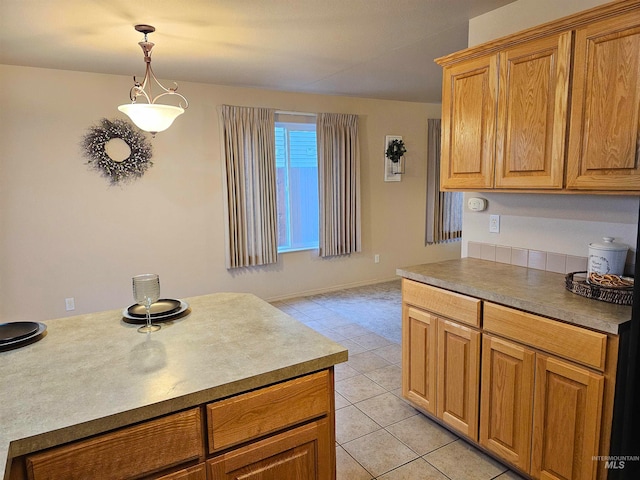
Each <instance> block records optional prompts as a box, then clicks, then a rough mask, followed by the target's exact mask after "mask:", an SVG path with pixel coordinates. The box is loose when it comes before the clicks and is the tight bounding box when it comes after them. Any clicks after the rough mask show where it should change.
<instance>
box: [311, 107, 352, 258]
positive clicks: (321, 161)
mask: <svg viewBox="0 0 640 480" xmlns="http://www.w3.org/2000/svg"><path fill="white" fill-rule="evenodd" d="M317 142H318V190H319V196H320V238H319V244H320V256H321V257H332V256H336V255H347V254H350V253H354V252H360V251H361V250H362V245H361V236H362V234H361V229H360V147H359V143H358V116H357V115H346V114H339V113H321V114H319V115H318V124H317Z"/></svg>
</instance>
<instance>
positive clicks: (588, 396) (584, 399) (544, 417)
mask: <svg viewBox="0 0 640 480" xmlns="http://www.w3.org/2000/svg"><path fill="white" fill-rule="evenodd" d="M603 384H604V379H603V376H602V375H599V374H595V373H593V372H590V371H589V370H587V369H585V368H581V367H578V366H576V365H572V364H571V363H569V362H565V361H562V360H560V359H557V358H553V357H549V356H546V355H542V354H537V355H536V387H535V398H534V416H533V419H534V421H533V454H532V461H531V474H532V475H533V476H534V477H535V478H542V479H558V480H564V479H593V478H596V477H595V476H596V467H597V462H595V461H593V457H594V456H595V455H597V454H598V446H599V440H600V436H599V434H600V419H601V417H602V395H603Z"/></svg>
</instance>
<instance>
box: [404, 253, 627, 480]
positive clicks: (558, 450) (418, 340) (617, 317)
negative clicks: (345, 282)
mask: <svg viewBox="0 0 640 480" xmlns="http://www.w3.org/2000/svg"><path fill="white" fill-rule="evenodd" d="M397 273H398V275H400V276H401V277H403V279H402V302H403V305H402V375H403V378H402V394H403V396H404V397H405V398H406V399H407V400H408V401H410V402H411V403H412V404H413V405H414V406H416V407H417V408H418V409H420V410H421V411H423V412H424V413H426V414H427V415H429V416H430V417H431V418H433V419H434V420H436V421H437V422H439V423H441V424H442V425H444V426H445V427H447V428H449V429H450V430H452V431H454V432H455V433H457V434H460V435H462V436H463V438H466V439H467V440H468V441H471V442H472V443H474V444H476V445H477V446H478V447H480V448H481V449H483V450H484V451H485V452H487V453H489V454H490V455H492V456H494V457H495V458H497V459H499V460H501V461H503V462H505V463H507V464H509V465H510V466H512V468H514V469H516V470H518V471H519V472H520V473H522V474H524V475H526V476H528V477H530V478H534V479H539V478H565V479H575V480H578V479H590V480H593V479H596V478H597V479H601V480H603V479H605V478H607V473H608V470H607V469H608V468H611V467H610V466H607V465H610V463H609V462H606V461H605V460H606V458H607V457H608V456H609V455H613V454H615V445H616V441H617V440H616V438H617V437H616V435H617V432H619V431H620V426H621V421H622V420H621V418H620V415H617V414H616V411H617V410H616V405H617V403H618V402H617V401H616V393H617V389H616V387H617V385H618V384H621V385H624V381H625V370H626V366H625V363H624V362H625V359H626V353H625V347H626V345H627V344H628V342H627V341H626V338H627V335H628V332H629V326H630V320H631V307H629V306H621V305H615V304H611V303H606V302H601V301H597V300H593V299H587V298H584V297H581V296H579V295H576V294H574V293H572V292H569V291H568V290H566V288H565V276H564V275H562V274H558V273H552V272H546V271H541V270H535V269H528V268H524V267H518V266H514V265H507V264H501V263H496V262H491V261H486V260H479V259H473V258H462V259H459V260H450V261H444V262H438V263H432V264H425V265H416V266H411V267H406V268H401V269H398V271H397ZM612 452H613V453H612Z"/></svg>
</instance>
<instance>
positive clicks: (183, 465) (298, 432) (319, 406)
mask: <svg viewBox="0 0 640 480" xmlns="http://www.w3.org/2000/svg"><path fill="white" fill-rule="evenodd" d="M333 385H334V377H333V368H329V369H325V370H322V371H319V372H315V373H311V374H308V375H305V376H302V377H299V378H294V379H292V380H288V381H284V382H280V383H276V384H274V385H271V386H267V387H263V388H258V389H256V390H253V391H250V392H247V393H243V394H239V395H235V396H232V397H229V398H226V399H222V400H219V401H216V402H212V403H209V404H206V405H200V406H197V407H195V408H191V409H189V410H186V411H182V412H179V413H175V414H171V415H167V416H164V417H160V418H157V419H153V420H148V421H146V422H142V423H139V424H137V425H133V426H130V427H125V428H121V429H118V430H114V431H112V432H108V433H104V434H102V435H98V436H95V437H93V438H89V439H86V440H79V441H76V442H72V443H69V444H66V445H62V446H59V447H54V448H51V449H48V450H45V451H42V452H37V453H34V454H29V455H26V456H22V457H18V458H17V459H15V460H14V465H15V468H12V471H11V476H10V478H12V479H13V480H24V479H25V478H27V479H29V480H73V479H78V480H84V479H87V478H91V479H93V480H100V479H104V480H107V479H109V480H111V479H114V478H120V479H126V478H142V477H144V478H156V479H158V480H222V479H232V478H246V479H256V480H257V479H264V478H283V479H284V478H295V479H300V480H331V479H335V408H334V389H333ZM205 414H206V419H204V415H205ZM205 425H206V429H207V431H206V434H205V432H204V429H203V426H205ZM207 439H208V442H206V440H207ZM205 443H208V449H207V451H205Z"/></svg>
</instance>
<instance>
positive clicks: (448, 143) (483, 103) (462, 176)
mask: <svg viewBox="0 0 640 480" xmlns="http://www.w3.org/2000/svg"><path fill="white" fill-rule="evenodd" d="M497 87H498V70H497V56H496V55H491V56H486V57H481V58H476V59H472V60H467V61H463V62H460V63H457V64H455V65H452V66H449V67H446V68H445V69H444V71H443V83H442V145H441V159H440V186H441V187H442V188H443V189H454V190H455V189H470V188H479V189H483V188H492V187H493V174H494V171H493V169H494V162H495V133H496V97H497V93H498V91H497Z"/></svg>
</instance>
